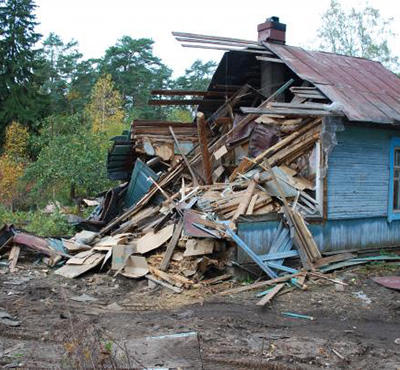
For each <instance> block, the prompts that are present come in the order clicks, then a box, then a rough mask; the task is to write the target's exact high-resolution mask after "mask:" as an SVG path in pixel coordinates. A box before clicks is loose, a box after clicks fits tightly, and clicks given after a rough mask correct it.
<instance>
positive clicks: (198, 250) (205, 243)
mask: <svg viewBox="0 0 400 370" xmlns="http://www.w3.org/2000/svg"><path fill="white" fill-rule="evenodd" d="M214 246H215V240H214V239H208V238H207V239H204V238H203V239H189V240H188V241H187V242H186V250H185V252H184V253H183V256H184V257H192V256H202V255H205V254H211V253H212V252H213V251H214Z"/></svg>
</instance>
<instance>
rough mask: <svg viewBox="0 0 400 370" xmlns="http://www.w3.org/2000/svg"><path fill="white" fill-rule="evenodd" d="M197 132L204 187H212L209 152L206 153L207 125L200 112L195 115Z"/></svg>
mask: <svg viewBox="0 0 400 370" xmlns="http://www.w3.org/2000/svg"><path fill="white" fill-rule="evenodd" d="M197 132H198V135H199V144H200V149H201V157H202V160H203V169H204V176H205V180H206V185H212V166H211V156H210V152H209V151H208V141H207V123H206V120H205V119H204V113H202V112H199V113H197Z"/></svg>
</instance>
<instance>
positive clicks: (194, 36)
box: [172, 32, 259, 45]
mask: <svg viewBox="0 0 400 370" xmlns="http://www.w3.org/2000/svg"><path fill="white" fill-rule="evenodd" d="M172 35H173V36H175V37H189V38H191V39H203V40H215V41H227V42H236V43H241V44H251V45H253V44H257V45H259V43H258V42H257V41H250V40H243V39H235V38H231V37H220V36H210V35H201V34H196V33H188V32H172Z"/></svg>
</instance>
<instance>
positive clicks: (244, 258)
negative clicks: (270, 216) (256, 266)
mask: <svg viewBox="0 0 400 370" xmlns="http://www.w3.org/2000/svg"><path fill="white" fill-rule="evenodd" d="M279 223H280V221H260V222H240V223H239V224H238V231H237V233H238V235H239V237H240V238H241V239H242V240H243V241H244V242H245V243H246V244H247V245H248V246H249V247H250V248H251V249H252V251H253V252H255V253H256V254H258V255H261V254H266V253H268V252H269V247H270V245H271V242H272V238H273V236H274V233H275V231H276V229H277V228H278V226H279ZM236 258H237V261H238V262H239V263H244V262H251V261H252V259H251V258H250V257H249V256H248V255H247V254H246V253H245V252H243V251H242V250H241V249H240V248H237V257H236Z"/></svg>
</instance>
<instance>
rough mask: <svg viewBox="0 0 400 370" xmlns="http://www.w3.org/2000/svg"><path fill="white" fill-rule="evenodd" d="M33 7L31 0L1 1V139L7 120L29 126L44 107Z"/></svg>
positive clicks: (38, 35) (37, 36) (38, 37)
mask: <svg viewBox="0 0 400 370" xmlns="http://www.w3.org/2000/svg"><path fill="white" fill-rule="evenodd" d="M35 8H36V5H35V3H34V1H33V0H0V30H1V31H0V142H1V139H2V137H3V135H4V130H5V127H6V126H7V125H8V124H9V123H11V122H12V121H13V120H16V121H19V122H20V123H22V124H24V125H31V124H32V123H33V122H34V121H35V120H36V119H37V118H39V117H40V115H41V112H42V111H43V109H44V106H45V100H44V96H43V95H41V94H40V92H39V91H40V87H41V83H42V81H41V78H40V75H41V74H40V68H41V67H42V63H41V61H40V58H38V55H39V54H38V50H37V49H35V45H36V43H37V42H38V41H39V39H40V34H38V33H37V32H35V26H36V25H37V22H36V16H35V14H34V11H35Z"/></svg>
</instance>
